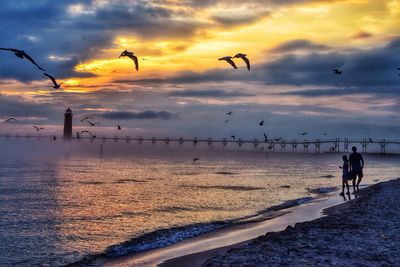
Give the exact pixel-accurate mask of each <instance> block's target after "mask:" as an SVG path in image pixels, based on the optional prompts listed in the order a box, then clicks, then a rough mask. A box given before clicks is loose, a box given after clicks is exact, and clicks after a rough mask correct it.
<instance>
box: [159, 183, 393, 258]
mask: <svg viewBox="0 0 400 267" xmlns="http://www.w3.org/2000/svg"><path fill="white" fill-rule="evenodd" d="M360 194H361V197H359V198H357V199H356V201H350V202H347V203H346V204H344V205H339V206H336V207H333V208H330V209H328V210H326V212H327V214H329V215H328V216H326V217H322V218H319V219H317V220H314V221H311V222H302V223H297V224H296V225H295V227H290V226H289V227H287V229H286V230H284V231H281V232H269V233H267V234H265V235H264V236H261V237H259V238H256V239H254V240H252V241H251V242H248V243H247V244H243V245H242V246H239V247H236V248H229V249H225V251H222V253H223V254H222V255H216V256H213V257H211V258H210V254H211V255H212V253H209V254H208V255H207V254H203V256H204V257H201V255H197V256H196V255H193V260H196V262H197V263H198V264H197V266H198V265H201V266H399V263H400V205H399V204H398V196H399V195H400V179H397V180H393V181H388V182H383V183H379V184H376V185H373V186H370V187H368V188H365V189H363V190H361V192H360ZM196 258H197V259H196ZM201 258H202V259H201ZM174 261H175V263H177V265H174V266H183V265H179V264H180V263H182V262H183V261H186V264H188V263H190V262H191V261H192V258H191V257H190V256H189V257H186V258H181V259H174V260H173V261H169V264H168V265H166V266H173V264H174ZM167 263H168V262H167Z"/></svg>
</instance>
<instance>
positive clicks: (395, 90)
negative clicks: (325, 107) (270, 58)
mask: <svg viewBox="0 0 400 267" xmlns="http://www.w3.org/2000/svg"><path fill="white" fill-rule="evenodd" d="M377 93H379V94H390V95H399V94H400V87H391V88H387V87H384V88H373V87H372V88H371V87H363V88H327V89H307V90H296V91H288V92H282V93H277V94H278V95H297V96H305V97H320V96H340V95H353V94H377Z"/></svg>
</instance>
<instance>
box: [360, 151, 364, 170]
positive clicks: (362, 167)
mask: <svg viewBox="0 0 400 267" xmlns="http://www.w3.org/2000/svg"><path fill="white" fill-rule="evenodd" d="M360 160H361V169H364V159H363V156H362V155H361V154H360Z"/></svg>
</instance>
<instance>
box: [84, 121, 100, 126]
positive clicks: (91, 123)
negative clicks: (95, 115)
mask: <svg viewBox="0 0 400 267" xmlns="http://www.w3.org/2000/svg"><path fill="white" fill-rule="evenodd" d="M87 123H89V124H90V126H95V125H96V124H100V122H91V121H87Z"/></svg>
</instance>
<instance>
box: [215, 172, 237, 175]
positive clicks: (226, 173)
mask: <svg viewBox="0 0 400 267" xmlns="http://www.w3.org/2000/svg"><path fill="white" fill-rule="evenodd" d="M215 174H220V175H235V174H237V173H234V172H216V173H215Z"/></svg>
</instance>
